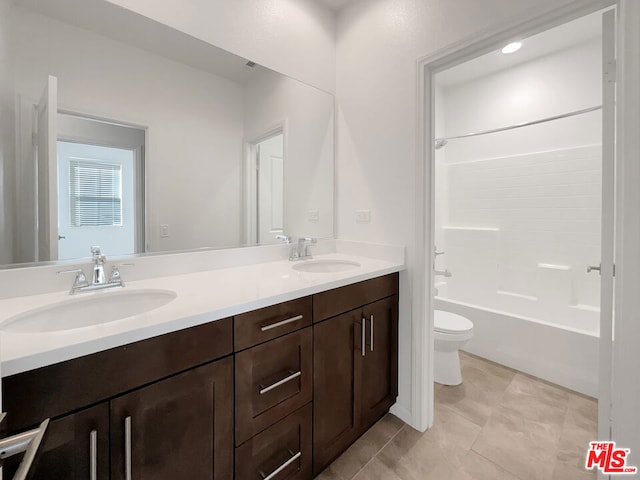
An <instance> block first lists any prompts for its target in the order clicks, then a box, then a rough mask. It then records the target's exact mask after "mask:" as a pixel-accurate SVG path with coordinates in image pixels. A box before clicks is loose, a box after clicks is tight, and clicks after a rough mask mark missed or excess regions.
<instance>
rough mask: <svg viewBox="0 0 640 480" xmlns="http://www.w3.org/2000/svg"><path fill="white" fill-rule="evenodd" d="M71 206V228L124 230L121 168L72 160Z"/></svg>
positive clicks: (70, 178)
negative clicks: (118, 228) (121, 228)
mask: <svg viewBox="0 0 640 480" xmlns="http://www.w3.org/2000/svg"><path fill="white" fill-rule="evenodd" d="M69 204H70V210H71V219H70V222H71V226H72V227H105V226H106V227H109V226H122V167H121V166H120V165H113V164H108V163H96V162H86V161H81V160H71V161H70V162H69Z"/></svg>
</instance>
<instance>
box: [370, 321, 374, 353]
mask: <svg viewBox="0 0 640 480" xmlns="http://www.w3.org/2000/svg"><path fill="white" fill-rule="evenodd" d="M370 321H371V351H372V352H373V315H371V318H370Z"/></svg>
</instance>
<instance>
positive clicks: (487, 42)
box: [414, 1, 617, 440]
mask: <svg viewBox="0 0 640 480" xmlns="http://www.w3.org/2000/svg"><path fill="white" fill-rule="evenodd" d="M615 4H616V3H615V2H613V1H612V2H610V5H611V6H613V5H615ZM602 7H603V3H602V2H595V1H593V2H589V3H588V4H585V5H582V6H581V7H580V8H574V9H564V10H562V11H557V12H551V13H547V14H544V15H541V16H540V17H538V18H535V19H533V20H531V21H529V22H526V23H523V24H514V25H511V26H507V27H504V29H499V30H498V29H497V31H496V33H494V34H493V35H491V36H489V35H487V36H485V37H484V38H483V39H480V40H475V41H473V42H472V41H469V42H467V43H466V44H465V45H464V46H457V47H454V48H452V49H450V50H449V51H447V52H442V53H438V54H436V55H434V56H432V57H430V58H425V59H424V60H422V61H421V62H420V66H421V68H423V69H424V70H423V72H424V76H421V77H420V78H421V89H420V103H421V105H423V107H421V113H422V114H423V115H421V117H420V123H421V126H422V128H421V131H423V132H424V136H423V137H422V139H423V140H424V143H423V144H422V145H423V147H422V148H423V150H422V152H423V155H424V158H425V159H426V161H425V163H424V165H423V166H424V171H421V170H420V169H421V168H422V166H420V165H419V166H418V172H417V173H418V183H419V184H420V183H421V182H422V181H424V183H423V184H422V185H423V187H422V189H421V192H422V193H419V195H421V199H419V203H420V204H423V205H425V217H424V225H423V226H424V228H422V225H418V234H417V243H418V244H420V245H424V246H425V247H426V248H425V251H424V254H423V259H424V263H423V264H422V265H424V270H425V276H424V284H422V283H421V282H417V283H416V287H415V288H416V289H418V288H419V289H420V290H421V291H422V292H430V293H429V297H430V296H431V291H432V289H433V287H434V286H435V283H436V282H435V278H434V275H433V266H434V261H435V259H436V256H435V254H434V247H435V238H436V219H435V217H436V213H435V210H434V205H435V200H436V199H435V188H436V183H437V182H438V180H437V178H436V175H437V172H436V156H437V154H438V153H437V151H436V149H437V148H438V146H440V145H439V144H438V143H436V140H437V139H439V140H442V138H443V137H442V136H440V135H439V132H438V133H437V132H436V124H437V118H436V115H437V113H436V112H435V109H434V108H433V106H434V105H435V104H436V102H437V95H438V92H437V91H436V89H435V77H436V75H437V74H438V73H439V72H443V71H445V70H447V69H449V68H451V67H454V66H456V65H460V64H462V63H464V62H466V61H468V60H472V59H474V58H477V57H480V56H481V55H484V54H486V53H488V52H491V51H493V50H495V49H497V48H498V47H500V48H502V47H503V46H505V45H506V44H508V43H510V42H513V41H516V40H520V39H522V38H527V37H530V36H532V35H536V34H539V33H540V32H544V31H545V30H548V29H550V28H553V27H555V26H559V25H562V23H563V22H570V21H571V20H574V19H576V18H580V17H582V16H584V15H587V14H590V13H593V12H595V11H597V10H598V9H601V8H602ZM615 20H616V16H615V14H610V15H609V21H606V20H605V21H604V23H603V25H604V26H605V29H604V30H603V34H602V39H603V41H602V48H603V52H606V53H607V54H611V53H613V52H614V51H615V48H614V47H615V41H616V40H615V39H616V33H615V31H612V30H614V28H615ZM612 27H614V28H612ZM605 59H606V55H605ZM602 71H603V75H604V77H603V81H602V84H603V89H602V110H601V115H602V117H601V119H602V127H603V128H602V132H601V138H602V149H601V151H602V168H603V172H602V200H603V201H602V204H601V205H600V207H601V209H602V229H601V234H602V239H601V241H602V249H601V250H600V251H599V252H598V253H599V256H600V259H596V260H595V262H592V261H591V260H589V261H588V262H589V265H591V267H592V269H591V270H592V271H593V270H596V269H597V268H598V267H599V265H598V263H599V262H598V260H600V263H601V266H600V270H599V272H600V274H601V276H600V285H601V286H600V291H599V295H600V303H601V306H600V310H601V312H602V313H601V318H600V322H599V330H600V332H599V333H600V336H599V339H598V340H597V343H598V350H599V352H598V353H599V355H598V356H599V367H598V369H599V377H600V378H599V382H598V398H599V400H600V405H599V412H598V417H599V422H598V424H599V428H598V438H602V439H603V440H606V439H608V438H609V435H610V431H609V418H610V416H609V408H610V401H609V397H608V396H609V395H610V376H611V334H612V329H611V324H612V313H613V312H612V310H613V309H612V308H610V307H612V305H613V298H612V297H613V296H612V293H613V240H614V237H613V234H614V229H613V226H614V224H613V218H614V213H613V206H614V204H613V199H614V198H615V190H614V186H615V168H614V167H615V162H616V161H617V160H616V157H615V155H614V150H613V139H614V137H615V105H614V103H613V95H612V93H613V92H615V88H616V87H615V75H614V74H615V58H609V61H607V60H605V62H603V69H602ZM576 88H579V85H577V84H576ZM576 110H577V109H576ZM533 120H535V119H533ZM517 123H523V122H522V121H521V122H517ZM508 125H509V123H506V124H504V125H503V126H508ZM497 127H499V126H497ZM486 130H493V128H492V126H488V127H487V128H486ZM467 133H476V132H475V131H470V132H459V135H460V136H463V135H465V134H467ZM453 136H458V134H456V135H453ZM444 139H445V140H447V138H446V136H445V137H444ZM439 143H440V142H439ZM445 148H446V147H445ZM609 220H610V221H609ZM474 227H479V225H474ZM438 248H439V249H440V248H441V247H440V245H438ZM476 259H478V258H477V257H476ZM540 263H544V262H540ZM549 263H552V262H549ZM594 264H595V265H594ZM441 266H442V265H440V267H441ZM583 267H584V268H585V273H586V267H587V265H584V266H583ZM593 267H595V268H593ZM581 268H582V267H581ZM440 269H441V268H440ZM596 275H597V273H596ZM415 303H416V308H417V311H418V312H423V314H421V315H423V316H421V315H419V316H417V317H416V318H415V319H414V327H415V326H416V325H417V324H418V323H419V322H420V318H423V319H426V320H427V321H426V322H425V324H424V327H423V328H424V329H426V330H427V331H424V332H423V333H422V332H420V331H419V330H420V329H418V335H420V336H421V338H422V339H424V340H425V343H424V345H425V348H426V351H424V350H421V347H418V352H417V355H416V358H421V359H424V360H428V359H429V356H430V355H429V345H431V346H433V341H434V334H433V328H434V324H433V299H432V298H426V299H425V300H424V302H422V301H416V302H415ZM418 344H420V341H419V340H418ZM426 365H430V366H432V362H431V364H430V363H426ZM417 375H419V373H418V374H417ZM415 378H416V376H414V380H415ZM424 378H425V379H426V384H422V386H421V387H420V386H419V385H420V382H419V381H418V382H417V384H418V388H420V390H421V392H423V395H425V398H426V401H425V402H424V403H422V402H421V403H420V404H421V408H423V410H421V411H419V412H417V415H418V418H419V419H420V422H422V425H424V426H425V428H426V427H428V426H430V425H431V423H432V422H433V386H432V385H430V382H432V381H433V377H432V376H430V375H429V374H428V375H426V376H425V377H424Z"/></svg>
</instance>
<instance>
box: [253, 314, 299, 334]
mask: <svg viewBox="0 0 640 480" xmlns="http://www.w3.org/2000/svg"><path fill="white" fill-rule="evenodd" d="M303 318H304V315H296V316H295V317H291V318H287V319H286V320H282V321H281V322H276V323H272V324H270V325H262V326H261V327H260V331H261V332H266V331H267V330H271V329H272V328H278V327H281V326H282V325H286V324H288V323H293V322H297V321H298V320H302V319H303Z"/></svg>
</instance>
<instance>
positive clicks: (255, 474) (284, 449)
mask: <svg viewBox="0 0 640 480" xmlns="http://www.w3.org/2000/svg"><path fill="white" fill-rule="evenodd" d="M311 462H312V455H311V404H309V405H307V406H305V407H303V408H301V409H300V410H297V411H296V412H294V413H292V414H291V415H289V416H288V417H286V418H285V419H284V420H281V421H280V422H278V423H276V424H275V425H273V426H271V427H269V428H268V429H267V430H265V431H264V432H262V433H260V434H258V435H256V436H255V437H253V438H252V439H251V440H249V441H248V442H246V443H245V444H244V445H241V446H240V447H238V448H236V477H235V478H236V480H256V479H259V478H264V479H267V478H269V479H271V478H273V479H278V480H282V479H287V480H310V479H311V478H312V473H311ZM276 472H277V473H276Z"/></svg>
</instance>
